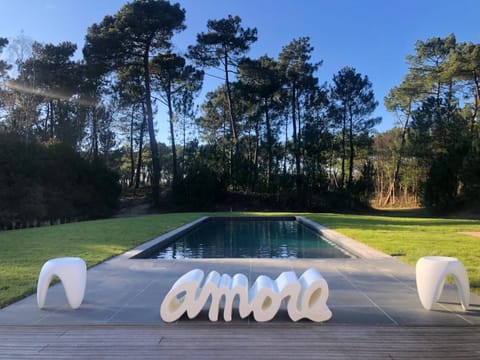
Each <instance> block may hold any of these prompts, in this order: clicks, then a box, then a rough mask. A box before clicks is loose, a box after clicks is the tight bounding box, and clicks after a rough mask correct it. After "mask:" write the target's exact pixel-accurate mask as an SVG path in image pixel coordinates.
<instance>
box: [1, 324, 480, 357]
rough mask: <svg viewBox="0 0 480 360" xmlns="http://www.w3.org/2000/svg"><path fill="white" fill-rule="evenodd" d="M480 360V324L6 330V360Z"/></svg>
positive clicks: (14, 327) (3, 340)
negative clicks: (111, 359)
mask: <svg viewBox="0 0 480 360" xmlns="http://www.w3.org/2000/svg"><path fill="white" fill-rule="evenodd" d="M110 358H115V359H181V360H183V359H230V360H231V359H259V358H261V359H312V358H314V359H479V358H480V327H478V326H465V327H445V326H443V327H425V326H421V327H414V326H355V325H353V326H350V325H321V324H311V323H291V324H285V323H283V324H279V323H277V324H275V323H266V324H241V323H236V324H235V323H227V324H226V323H215V324H210V323H201V324H198V323H197V324H195V323H193V322H188V323H177V324H170V325H124V326H122V325H120V326H114V325H78V326H76V325H68V326H56V325H55V326H53V325H52V326H49V325H41V326H19V325H8V326H7V325H0V359H110Z"/></svg>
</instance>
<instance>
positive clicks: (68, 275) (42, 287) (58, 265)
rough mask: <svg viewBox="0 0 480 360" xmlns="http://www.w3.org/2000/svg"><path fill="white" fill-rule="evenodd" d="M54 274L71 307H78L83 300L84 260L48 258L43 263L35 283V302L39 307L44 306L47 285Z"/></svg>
mask: <svg viewBox="0 0 480 360" xmlns="http://www.w3.org/2000/svg"><path fill="white" fill-rule="evenodd" d="M54 276H58V277H59V278H60V281H61V282H62V284H63V288H64V289H65V295H66V296H67V300H68V303H69V305H70V306H71V308H72V309H76V308H78V307H79V306H80V305H81V303H82V301H83V296H84V295H85V287H86V284H87V265H86V264H85V261H83V259H81V258H78V257H65V258H57V259H50V260H48V261H47V262H46V263H45V264H43V266H42V269H41V270H40V275H39V276H38V283H37V304H38V307H39V308H40V309H41V308H43V307H44V306H45V299H46V298H47V291H48V287H49V285H50V282H51V281H52V279H53V277H54Z"/></svg>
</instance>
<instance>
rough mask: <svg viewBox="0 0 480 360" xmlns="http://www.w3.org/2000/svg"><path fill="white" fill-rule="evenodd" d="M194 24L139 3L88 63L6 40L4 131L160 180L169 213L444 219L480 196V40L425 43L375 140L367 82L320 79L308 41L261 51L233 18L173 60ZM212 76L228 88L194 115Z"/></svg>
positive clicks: (355, 76)
mask: <svg viewBox="0 0 480 360" xmlns="http://www.w3.org/2000/svg"><path fill="white" fill-rule="evenodd" d="M184 24H185V10H184V9H182V8H180V6H179V4H170V3H169V2H167V1H162V0H137V1H133V2H131V3H127V4H126V5H124V6H123V7H122V8H121V9H120V10H119V11H118V12H117V13H116V14H114V15H111V16H106V17H105V18H104V19H103V20H102V21H101V22H100V23H98V24H93V25H92V26H91V27H90V28H89V29H88V31H87V35H86V43H85V45H84V47H83V49H82V50H83V51H82V52H83V58H82V59H80V60H74V54H75V51H76V45H75V44H72V43H69V42H64V43H61V44H58V45H53V44H39V43H32V44H30V43H29V42H28V39H26V38H21V37H20V38H17V39H14V40H12V41H11V43H10V44H8V41H7V40H6V39H0V50H1V49H2V48H6V47H8V48H9V49H10V50H11V51H14V52H15V53H16V54H17V60H16V61H15V63H14V64H7V63H5V62H0V77H1V79H2V80H3V82H2V83H1V84H3V85H1V88H0V131H3V132H8V133H14V134H17V135H18V136H19V137H20V138H21V139H22V140H23V141H24V142H25V143H26V144H30V143H31V142H33V141H34V140H35V141H37V142H38V143H49V142H52V141H54V142H56V143H61V144H63V145H64V146H66V147H68V148H70V149H72V151H74V152H76V153H78V154H80V155H81V157H82V158H83V159H85V161H86V162H87V163H89V164H98V163H99V162H100V161H101V162H102V163H103V164H105V165H106V166H108V167H109V168H110V169H113V170H114V171H115V172H117V173H118V174H119V175H120V183H121V184H122V185H123V186H124V187H125V188H126V187H132V188H138V187H140V186H150V187H151V189H152V199H153V202H154V203H155V204H156V205H157V206H160V205H161V202H162V199H168V202H169V203H170V204H175V205H176V206H179V207H181V208H195V209H198V208H205V207H209V206H210V207H211V206H213V205H215V203H217V202H221V201H225V200H226V199H229V198H230V199H237V201H238V199H239V198H241V197H242V196H243V197H253V198H255V199H257V200H258V201H260V202H261V204H262V205H261V206H267V207H270V208H282V209H288V208H291V209H293V208H294V209H310V210H329V209H332V208H337V209H338V208H352V207H358V206H368V205H369V204H370V202H371V201H374V202H376V203H377V204H378V205H381V206H392V205H398V204H399V203H408V204H410V205H411V204H413V203H416V204H424V205H427V206H430V207H432V208H434V209H437V210H445V209H451V208H452V207H453V206H455V205H458V204H461V203H462V202H465V200H466V199H468V200H469V201H472V202H474V200H476V199H478V196H477V195H476V194H477V192H476V191H475V190H476V188H475V187H476V186H477V185H476V184H479V182H478V181H477V177H478V176H477V175H476V174H477V170H476V169H477V168H478V165H477V164H478V160H480V159H479V156H478V155H479V154H478V126H477V120H478V110H477V107H478V103H479V102H478V101H479V85H478V83H479V81H478V71H479V66H480V65H479V64H480V61H479V55H478V53H479V50H478V47H479V46H478V45H475V44H471V43H457V42H456V40H455V37H454V36H453V35H451V36H449V37H447V38H445V39H440V38H435V39H429V40H426V41H419V42H418V43H417V44H416V45H415V54H414V55H410V56H408V57H407V60H408V61H409V63H410V72H409V73H408V74H406V76H405V80H404V82H402V84H400V85H399V86H397V87H395V88H393V89H392V90H391V91H390V93H389V94H388V96H387V97H386V98H385V104H386V106H387V107H388V109H389V110H391V111H392V113H394V114H396V115H397V117H398V121H399V124H400V127H398V128H394V129H392V130H391V131H388V132H386V133H384V134H375V133H374V127H375V125H377V124H378V123H379V122H380V121H381V119H379V118H375V117H373V116H372V114H373V113H374V111H375V108H376V107H377V105H378V103H377V101H376V100H375V96H374V93H373V90H372V84H371V82H370V80H369V79H368V76H366V75H363V74H360V73H358V72H357V71H356V70H355V69H354V68H353V67H348V66H347V67H344V68H342V69H339V71H338V72H337V73H336V74H335V75H334V76H333V78H332V79H331V81H329V82H327V81H326V79H319V78H318V77H317V75H316V73H317V70H318V68H319V67H320V66H321V65H322V61H321V60H320V59H312V54H313V47H312V46H311V44H310V39H309V38H308V37H301V38H297V39H293V40H292V41H291V42H290V43H288V44H285V46H283V47H282V49H279V54H278V55H277V56H276V57H271V56H269V55H264V56H261V57H259V58H249V57H248V51H249V49H250V46H251V45H252V44H253V43H254V42H255V41H257V30H256V29H255V28H245V27H243V26H242V22H241V19H240V18H239V17H238V16H227V17H226V18H223V19H218V20H209V21H208V23H207V26H206V29H205V31H204V32H201V33H199V34H198V35H197V41H196V43H195V44H192V45H191V46H189V47H188V49H186V51H185V52H184V53H175V52H174V51H173V49H175V48H177V47H176V46H173V45H174V44H173V43H172V42H173V39H174V37H173V36H174V34H175V33H177V32H180V31H182V30H184V28H185V25H184ZM0 35H1V34H0ZM212 69H215V70H216V71H218V70H220V72H221V73H222V74H223V76H221V78H222V80H223V84H222V85H221V86H220V87H219V88H217V89H215V90H213V91H211V92H209V93H208V94H207V95H206V98H205V99H204V101H203V103H202V104H201V106H200V107H199V108H197V107H196V105H195V104H196V97H197V95H198V93H199V90H200V89H201V87H202V84H203V78H204V76H211V75H210V72H211V71H213V70H212ZM162 114H163V115H164V116H161V115H162ZM155 118H157V119H159V118H161V119H163V120H161V121H166V122H167V124H168V136H169V139H170V143H169V144H168V145H167V144H162V143H158V142H157V140H156V123H155V121H154V119H155ZM165 119H166V120H165ZM12 159H13V161H17V160H19V159H20V158H18V159H17V158H15V157H13V158H12ZM97 185H98V184H97ZM97 185H96V186H97Z"/></svg>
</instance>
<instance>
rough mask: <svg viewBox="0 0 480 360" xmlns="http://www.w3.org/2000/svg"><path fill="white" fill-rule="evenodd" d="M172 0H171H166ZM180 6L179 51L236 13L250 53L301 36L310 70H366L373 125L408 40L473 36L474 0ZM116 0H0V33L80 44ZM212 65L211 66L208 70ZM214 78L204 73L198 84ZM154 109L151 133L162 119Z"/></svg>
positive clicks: (389, 122)
mask: <svg viewBox="0 0 480 360" xmlns="http://www.w3.org/2000/svg"><path fill="white" fill-rule="evenodd" d="M173 2H174V1H173ZM178 2H179V3H180V4H181V6H182V7H183V8H185V9H186V25H187V30H185V31H184V32H182V33H181V34H179V35H177V36H176V37H175V40H174V41H175V44H176V47H177V50H178V51H180V52H182V51H185V50H186V48H187V46H188V45H190V44H193V43H194V42H195V38H196V34H197V33H198V32H201V31H205V30H206V23H207V20H208V19H220V18H223V17H226V16H227V15H229V14H232V15H239V16H240V17H241V18H242V23H243V25H244V27H256V28H257V29H258V41H257V42H256V43H255V44H254V45H253V46H252V49H251V51H250V53H249V54H248V55H249V56H251V57H258V56H261V55H264V54H268V55H269V56H271V57H274V58H276V57H277V55H278V53H279V52H280V51H281V49H282V46H284V45H287V44H288V43H289V42H290V41H291V40H292V39H293V38H298V37H300V36H309V37H310V39H311V44H312V46H313V47H314V49H315V50H314V53H313V57H312V61H315V62H317V61H320V60H323V65H322V67H321V68H320V69H319V71H318V73H317V76H318V77H319V79H320V82H322V83H323V82H325V81H327V82H330V81H331V79H332V77H333V75H334V74H335V73H337V72H338V71H339V70H340V69H341V68H342V67H344V66H352V67H354V68H355V69H356V70H357V71H358V72H360V73H361V74H362V75H368V77H369V78H370V80H371V82H372V83H373V88H374V91H375V95H376V99H377V101H378V102H379V106H378V109H377V111H376V115H377V116H382V118H383V121H382V124H381V125H379V126H378V127H377V129H378V131H385V130H388V129H390V128H392V127H393V126H394V116H393V114H391V113H388V112H387V111H385V109H384V106H383V98H384V96H385V95H386V94H387V93H388V91H389V89H391V88H392V87H393V86H396V85H398V84H399V83H400V82H401V81H402V78H403V76H404V75H405V74H406V72H407V71H408V68H407V65H406V63H405V56H406V55H407V54H413V52H414V45H415V41H417V40H426V39H428V38H431V37H445V36H447V35H448V34H450V33H454V34H455V35H456V37H457V41H470V42H473V43H480V23H479V21H478V16H479V13H480V1H479V0H457V1H447V0H445V1H443V0H396V1H389V0H363V1H361V0H330V1H324V0H179V1H178ZM125 3H126V1H124V0H75V1H73V0H0V37H7V38H9V39H12V38H15V37H17V36H18V35H19V34H21V32H22V31H23V33H24V34H25V35H26V36H28V37H30V38H32V39H33V40H36V41H40V42H44V43H45V42H49V43H54V44H56V43H58V42H61V41H67V40H68V41H72V42H75V43H77V44H78V46H79V48H82V47H83V43H84V37H85V34H86V31H87V28H88V27H89V26H90V25H92V24H93V23H95V22H100V21H101V20H102V19H103V17H104V16H105V15H108V14H109V15H112V14H114V13H115V12H116V11H117V10H118V9H120V7H121V6H122V5H123V4H125ZM208 72H209V73H212V72H213V71H210V70H209V71H208ZM218 84H219V82H218V81H216V80H215V79H213V78H209V79H208V80H207V81H206V84H205V91H207V90H211V89H212V88H214V87H216V86H217V85H218ZM162 115H163V114H161V113H160V114H159V118H158V122H159V128H160V132H159V139H160V140H162V141H166V137H164V136H163V134H164V133H165V132H164V131H163V130H162V129H163V128H164V125H163V124H164V123H166V120H165V119H163V116H162Z"/></svg>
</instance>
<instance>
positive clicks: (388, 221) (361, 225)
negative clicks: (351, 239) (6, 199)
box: [307, 209, 480, 231]
mask: <svg viewBox="0 0 480 360" xmlns="http://www.w3.org/2000/svg"><path fill="white" fill-rule="evenodd" d="M427 214H428V213H427V212H426V211H425V210H423V209H418V210H417V209H413V210H386V211H378V210H374V211H372V212H369V213H367V214H361V216H355V215H353V216H352V215H342V214H308V215H307V216H308V217H309V218H311V219H312V220H314V221H317V222H318V223H320V224H322V225H325V226H327V227H330V228H332V229H340V228H352V229H353V228H357V229H363V230H393V231H395V230H400V229H401V228H406V227H421V228H434V227H437V228H441V227H445V226H451V227H453V228H455V231H460V230H463V231H466V230H464V229H470V228H472V226H475V227H479V226H480V221H478V220H468V219H451V218H433V217H429V216H428V215H427Z"/></svg>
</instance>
